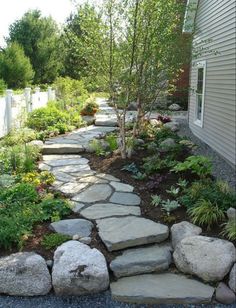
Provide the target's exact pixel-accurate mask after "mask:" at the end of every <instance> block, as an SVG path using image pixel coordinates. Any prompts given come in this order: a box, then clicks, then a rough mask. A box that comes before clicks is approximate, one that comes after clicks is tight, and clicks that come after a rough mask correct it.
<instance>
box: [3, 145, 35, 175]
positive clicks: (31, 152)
mask: <svg viewBox="0 0 236 308" xmlns="http://www.w3.org/2000/svg"><path fill="white" fill-rule="evenodd" d="M38 158H39V148H38V147H37V146H32V145H15V146H12V147H5V148H2V149H0V173H12V172H18V173H20V172H23V173H24V172H30V171H33V170H34V169H35V168H36V161H37V159H38Z"/></svg>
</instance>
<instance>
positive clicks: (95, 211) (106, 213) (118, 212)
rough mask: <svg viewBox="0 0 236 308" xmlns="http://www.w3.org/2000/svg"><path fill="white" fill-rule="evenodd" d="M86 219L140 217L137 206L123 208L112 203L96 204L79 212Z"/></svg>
mask: <svg viewBox="0 0 236 308" xmlns="http://www.w3.org/2000/svg"><path fill="white" fill-rule="evenodd" d="M80 214H81V215H82V216H83V217H85V218H87V219H100V218H106V217H114V216H115V217H116V216H128V215H136V216H139V215H141V211H140V208H139V207H137V206H124V205H120V204H113V203H96V204H94V205H92V206H90V207H88V208H86V209H84V210H82V211H81V212H80Z"/></svg>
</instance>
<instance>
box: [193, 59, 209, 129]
mask: <svg viewBox="0 0 236 308" xmlns="http://www.w3.org/2000/svg"><path fill="white" fill-rule="evenodd" d="M196 67H197V70H198V69H199V68H203V69H204V70H203V87H202V114H201V120H199V119H198V118H197V106H198V104H197V92H196V93H195V111H194V124H195V125H197V126H199V127H201V128H203V120H204V109H205V108H204V107H205V90H206V67H207V63H206V61H199V62H197V63H196ZM197 82H198V76H197Z"/></svg>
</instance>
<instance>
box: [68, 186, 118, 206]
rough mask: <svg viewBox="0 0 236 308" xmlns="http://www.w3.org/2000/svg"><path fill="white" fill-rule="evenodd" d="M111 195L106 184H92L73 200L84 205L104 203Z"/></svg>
mask: <svg viewBox="0 0 236 308" xmlns="http://www.w3.org/2000/svg"><path fill="white" fill-rule="evenodd" d="M111 194H112V189H111V186H109V185H108V184H94V185H92V186H90V187H89V188H87V189H85V190H84V191H83V192H81V193H80V194H78V195H76V196H75V197H74V198H73V200H74V201H79V202H85V203H93V202H98V201H105V200H106V199H107V198H108V197H110V195H111Z"/></svg>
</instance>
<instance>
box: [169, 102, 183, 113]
mask: <svg viewBox="0 0 236 308" xmlns="http://www.w3.org/2000/svg"><path fill="white" fill-rule="evenodd" d="M169 110H170V111H179V110H181V106H180V105H179V104H171V105H170V106H169Z"/></svg>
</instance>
